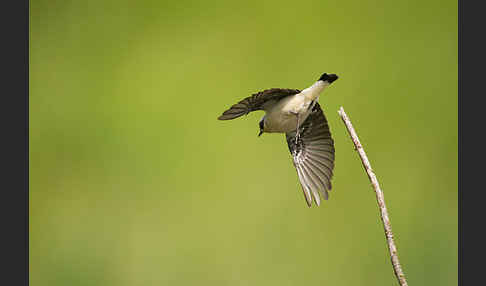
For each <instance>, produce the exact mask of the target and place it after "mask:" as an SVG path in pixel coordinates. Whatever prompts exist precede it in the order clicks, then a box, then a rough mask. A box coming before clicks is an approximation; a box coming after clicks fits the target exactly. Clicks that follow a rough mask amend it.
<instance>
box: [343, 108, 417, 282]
mask: <svg viewBox="0 0 486 286" xmlns="http://www.w3.org/2000/svg"><path fill="white" fill-rule="evenodd" d="M338 113H339V115H340V116H341V119H342V120H343V122H344V124H345V125H346V128H347V129H348V132H349V135H350V136H351V139H352V140H353V143H354V146H355V148H356V150H357V151H358V154H359V157H360V158H361V162H362V163H363V167H364V168H365V171H366V173H367V174H368V178H369V179H370V181H371V185H372V186H373V189H374V190H375V193H376V200H377V202H378V206H379V207H380V213H381V221H382V222H383V227H384V229H385V236H386V241H387V243H388V250H389V251H390V256H391V262H392V265H393V271H394V272H395V276H397V279H398V283H399V284H400V285H401V286H406V285H408V284H407V280H406V279H405V274H403V270H402V267H401V266H400V261H399V260H398V254H397V247H396V246H395V242H394V240H393V232H392V228H391V223H390V219H389V218H388V211H387V210H386V205H385V198H384V196H383V192H382V191H381V189H380V185H379V184H378V180H377V179H376V176H375V173H374V172H373V169H371V165H370V161H369V160H368V157H367V156H366V153H365V151H364V149H363V146H362V145H361V143H360V142H359V139H358V135H357V134H356V131H355V130H354V128H353V125H352V124H351V121H350V120H349V117H348V116H347V115H346V113H345V112H344V109H343V108H342V107H341V108H340V109H339V112H338Z"/></svg>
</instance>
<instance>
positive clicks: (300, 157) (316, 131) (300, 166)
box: [286, 102, 334, 207]
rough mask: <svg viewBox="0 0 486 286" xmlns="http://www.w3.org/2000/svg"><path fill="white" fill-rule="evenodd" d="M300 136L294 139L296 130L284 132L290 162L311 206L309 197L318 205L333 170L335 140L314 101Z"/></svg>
mask: <svg viewBox="0 0 486 286" xmlns="http://www.w3.org/2000/svg"><path fill="white" fill-rule="evenodd" d="M299 129H300V139H298V140H297V142H296V139H295V131H292V132H289V133H286V139H287V144H288V146H289V150H290V153H291V154H292V157H293V163H294V166H295V169H296V170H297V175H298V176H299V181H300V184H301V186H302V190H303V191H304V196H305V200H306V202H307V205H308V206H309V207H310V206H311V203H312V197H311V193H312V196H313V197H314V201H315V202H316V204H317V205H320V202H321V200H320V198H319V192H320V193H321V195H322V197H323V198H324V199H325V200H327V199H328V193H327V192H328V191H330V190H331V188H332V185H331V179H332V176H333V170H334V140H333V139H332V137H331V132H330V130H329V125H328V124H327V119H326V117H325V116H324V113H323V112H322V109H321V107H320V106H319V104H318V103H317V102H316V105H315V106H314V108H313V109H312V113H311V114H310V115H309V116H308V117H307V119H306V120H305V122H304V123H303V124H302V125H301V126H300V128H299Z"/></svg>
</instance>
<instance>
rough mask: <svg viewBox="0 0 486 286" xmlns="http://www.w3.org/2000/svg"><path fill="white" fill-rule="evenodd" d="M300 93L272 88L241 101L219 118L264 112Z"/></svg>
mask: <svg viewBox="0 0 486 286" xmlns="http://www.w3.org/2000/svg"><path fill="white" fill-rule="evenodd" d="M297 93H300V90H298V89H288V88H271V89H266V90H264V91H260V92H258V93H255V94H253V95H252V96H249V97H247V98H244V99H242V100H240V101H239V102H238V103H237V104H234V105H233V106H231V107H230V108H229V109H228V110H226V111H225V112H223V114H222V115H221V116H219V117H218V119H219V120H229V119H235V118H237V117H240V116H242V115H246V114H248V113H250V112H252V111H255V110H264V109H265V108H266V107H267V106H269V105H270V104H271V103H272V102H276V101H278V100H280V99H282V98H284V97H287V96H290V95H294V94H297Z"/></svg>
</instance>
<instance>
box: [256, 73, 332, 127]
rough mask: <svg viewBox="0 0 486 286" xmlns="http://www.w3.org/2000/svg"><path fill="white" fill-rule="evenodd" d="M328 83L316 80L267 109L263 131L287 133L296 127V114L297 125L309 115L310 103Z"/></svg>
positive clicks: (316, 98) (317, 97)
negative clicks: (309, 85)
mask: <svg viewBox="0 0 486 286" xmlns="http://www.w3.org/2000/svg"><path fill="white" fill-rule="evenodd" d="M328 85H329V83H327V82H323V81H318V82H316V83H315V84H313V85H312V86H311V87H309V88H306V89H304V90H303V91H302V92H300V93H298V94H296V95H293V96H289V97H286V98H284V99H282V100H280V101H279V102H277V103H276V104H275V105H273V106H271V107H270V108H268V110H267V114H266V117H265V125H264V132H268V133H287V132H291V131H294V130H296V129H297V114H298V117H299V125H301V124H302V123H303V122H304V121H305V119H306V118H307V116H309V114H310V112H311V110H312V107H313V106H311V107H309V105H310V104H312V102H313V101H314V100H315V101H316V102H317V100H319V94H320V93H321V92H322V91H323V90H324V88H325V87H326V86H328Z"/></svg>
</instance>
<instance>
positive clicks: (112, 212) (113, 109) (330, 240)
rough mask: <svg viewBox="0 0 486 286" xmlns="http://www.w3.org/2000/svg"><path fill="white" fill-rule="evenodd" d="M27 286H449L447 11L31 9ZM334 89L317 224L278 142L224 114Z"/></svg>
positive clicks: (352, 4)
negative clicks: (262, 100)
mask: <svg viewBox="0 0 486 286" xmlns="http://www.w3.org/2000/svg"><path fill="white" fill-rule="evenodd" d="M30 6H31V7H30V13H31V15H30V21H31V22H30V98H29V100H30V154H29V155H30V207H29V210H30V245H29V246H30V256H29V257H30V263H29V264H30V282H31V285H117V286H123V285H279V286H280V285H394V284H396V281H395V277H394V274H393V271H392V267H391V263H390V259H389V255H388V251H387V247H386V243H385V237H384V234H383V228H382V224H381V221H380V220H379V212H378V207H377V204H376V198H375V195H374V192H373V191H372V188H371V185H370V183H369V181H368V178H367V176H366V174H365V173H364V172H363V167H362V165H361V162H360V160H359V158H358V155H357V153H356V152H355V151H354V149H353V145H352V142H351V140H350V139H349V136H348V134H347V132H346V130H345V128H344V125H343V123H342V122H341V120H340V118H339V116H338V114H337V110H338V109H339V107H340V106H343V107H344V109H345V111H346V112H347V114H348V115H349V116H350V118H351V120H352V122H353V124H354V126H355V128H356V130H357V132H358V134H359V136H360V139H361V142H362V143H363V145H364V147H365V150H366V152H367V154H368V156H369V158H370V161H371V163H372V166H373V168H374V170H375V171H376V173H377V176H378V179H379V180H380V183H381V186H382V188H383V191H384V194H385V199H386V202H387V206H388V209H389V214H390V219H391V222H392V225H393V230H394V233H395V238H396V243H397V247H398V253H399V256H400V260H401V263H402V265H403V269H404V272H405V274H406V276H407V279H408V282H409V284H410V285H456V284H457V267H458V262H457V258H458V253H457V251H458V248H457V235H458V233H457V227H458V221H457V196H458V195H457V190H458V188H457V183H458V179H457V160H458V153H457V147H458V143H457V142H458V136H457V67H458V65H457V60H458V58H457V51H458V50H457V2H456V1H438V0H437V1H418V0H414V1H359V0H342V1H306V0H303V1H265V2H262V1H234V2H229V1H187V0H177V1H54V0H51V1H40V0H35V1H31V2H30ZM323 72H330V73H337V74H338V75H339V76H340V79H339V80H338V81H336V82H335V83H334V84H333V85H332V86H331V87H330V88H329V89H327V90H326V91H325V92H324V93H323V95H322V96H321V98H320V103H321V105H322V106H323V108H324V110H325V112H326V115H327V118H328V121H329V125H330V127H331V131H332V134H333V136H334V140H335V147H336V167H335V177H334V181H333V186H334V189H333V190H332V192H331V194H330V199H329V201H325V202H324V203H323V204H322V205H321V206H320V207H314V206H313V207H312V208H308V207H307V206H306V203H305V201H304V197H303V195H302V191H301V189H300V185H299V182H298V179H297V173H296V171H295V169H294V167H293V165H292V163H291V157H290V154H289V152H288V149H287V145H286V143H285V140H284V135H281V134H266V135H263V136H262V137H260V138H258V137H257V134H258V121H259V119H260V117H261V116H262V115H263V112H255V113H252V114H249V115H248V116H247V117H244V118H240V119H237V120H233V121H225V122H222V121H218V120H216V117H217V116H219V115H220V114H221V113H222V112H223V111H224V110H225V109H226V108H228V107H229V106H230V105H232V104H234V103H235V102H237V101H238V100H240V99H242V98H244V97H246V96H248V95H250V94H251V93H254V92H257V91H260V90H262V89H266V88H271V87H283V88H299V89H302V88H305V87H308V86H309V85H311V84H312V83H313V82H314V81H315V80H317V79H318V77H319V76H320V75H321V74H322V73H323Z"/></svg>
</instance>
